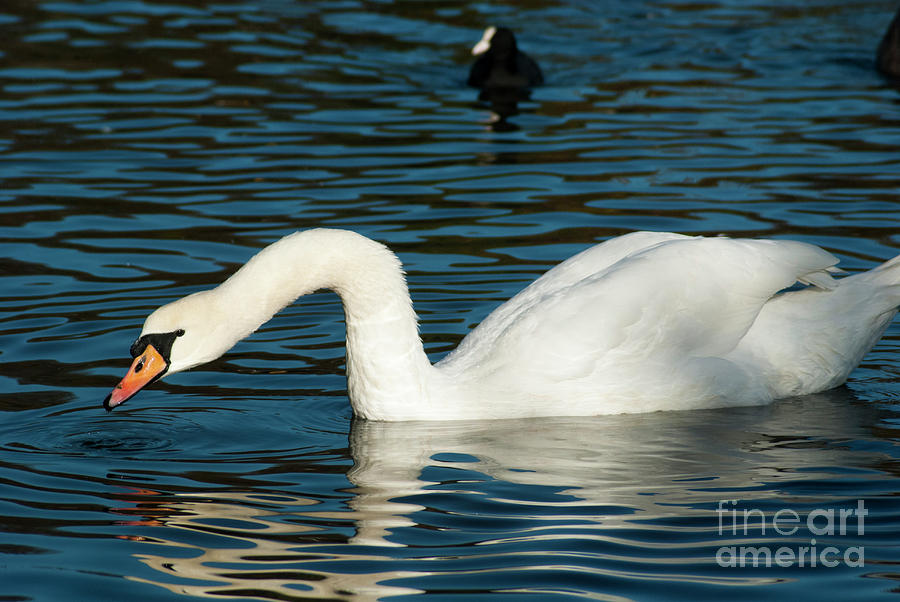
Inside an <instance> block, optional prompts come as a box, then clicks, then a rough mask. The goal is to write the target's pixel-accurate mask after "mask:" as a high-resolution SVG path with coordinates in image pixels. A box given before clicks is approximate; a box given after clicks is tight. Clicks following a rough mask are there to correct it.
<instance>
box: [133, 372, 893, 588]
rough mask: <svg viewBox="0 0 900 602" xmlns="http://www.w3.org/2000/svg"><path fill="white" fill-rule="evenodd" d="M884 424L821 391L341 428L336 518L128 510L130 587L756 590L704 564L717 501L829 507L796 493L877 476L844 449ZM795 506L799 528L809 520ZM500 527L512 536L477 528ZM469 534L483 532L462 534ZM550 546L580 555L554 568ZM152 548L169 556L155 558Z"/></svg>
mask: <svg viewBox="0 0 900 602" xmlns="http://www.w3.org/2000/svg"><path fill="white" fill-rule="evenodd" d="M882 411H883V410H878V409H877V408H875V407H873V406H872V405H869V404H866V403H863V402H861V401H859V400H857V399H855V398H854V396H853V394H852V393H851V392H850V391H849V390H847V389H836V390H833V391H829V392H826V393H821V394H818V395H811V396H807V397H803V398H795V399H789V400H784V401H781V402H777V403H775V404H773V405H770V406H760V407H747V408H731V409H727V410H698V411H692V412H659V413H654V414H629V415H618V416H601V417H595V418H550V419H523V420H505V421H481V422H451V423H433V422H419V423H417V422H410V423H383V422H368V421H361V420H360V421H355V422H353V424H352V429H351V432H350V436H349V443H350V453H351V455H352V457H353V460H354V464H353V466H352V468H350V469H349V471H348V472H347V475H346V476H347V479H348V481H349V483H350V487H349V488H348V489H338V490H337V492H335V497H340V496H342V495H347V494H349V495H350V496H351V497H349V498H348V499H347V501H346V505H345V508H346V510H335V509H334V505H331V509H329V510H319V509H317V508H318V507H319V506H320V505H321V504H320V502H319V501H318V500H316V499H313V498H311V497H303V496H302V495H297V494H296V492H294V491H285V490H279V489H277V488H275V489H273V488H272V487H271V486H260V487H259V488H255V489H253V490H249V491H248V490H243V491H234V492H224V493H223V492H221V490H219V491H218V492H213V493H209V492H206V491H203V490H199V489H198V490H197V491H194V492H192V493H189V494H185V495H179V496H177V498H176V499H175V500H174V501H173V498H172V497H171V496H169V495H166V496H165V497H166V501H161V502H158V503H154V502H153V500H152V498H153V495H149V496H148V499H147V503H141V504H139V508H135V509H132V510H131V512H137V513H144V515H145V516H146V517H147V519H146V520H145V521H142V524H144V525H148V524H150V525H158V526H160V527H162V528H161V529H159V533H158V534H157V533H154V534H153V538H152V540H151V539H150V538H148V537H145V538H143V540H144V541H147V542H149V543H152V544H154V550H153V553H149V550H148V553H146V554H141V555H139V559H140V560H141V561H142V562H143V563H144V564H146V565H147V566H149V567H152V568H153V569H156V570H157V571H159V573H160V574H161V576H160V578H159V579H158V580H157V579H150V580H148V579H147V578H146V574H147V573H146V571H142V572H141V574H140V576H135V577H132V578H134V579H138V580H140V581H143V582H149V583H155V584H157V585H159V586H161V587H164V588H166V589H168V590H170V591H173V592H179V593H184V594H189V595H194V596H208V597H222V596H231V597H241V596H249V597H259V596H260V595H262V596H263V597H266V598H274V599H296V598H306V597H316V598H323V597H341V596H343V597H346V596H348V595H354V599H361V600H369V599H372V600H374V599H379V598H382V597H385V596H390V595H400V594H406V593H416V592H421V591H424V590H423V589H422V588H424V587H427V586H428V585H427V584H428V581H427V578H428V576H429V575H434V574H448V573H451V574H452V572H453V571H455V570H456V571H458V570H460V569H459V565H458V564H454V562H456V563H458V562H459V561H460V560H459V559H460V558H463V559H464V558H465V557H466V555H476V554H477V555H478V558H477V562H479V563H483V564H480V565H479V566H480V567H486V568H480V569H479V572H483V571H489V570H490V567H492V566H499V567H503V568H504V569H505V568H509V567H511V566H515V567H516V568H520V569H522V570H526V571H530V574H534V575H540V574H541V573H540V571H541V570H548V569H549V568H551V567H548V566H547V565H546V562H547V558H548V557H549V556H552V557H554V558H556V560H555V561H554V567H552V568H553V570H556V571H560V570H562V571H565V570H566V566H571V567H573V568H572V569H571V570H573V571H579V572H580V574H584V572H588V573H591V574H595V575H598V576H600V575H605V576H606V577H607V578H608V577H609V576H610V575H613V576H618V577H620V578H621V579H626V580H631V579H641V578H648V579H660V578H672V577H673V576H675V575H680V576H679V579H681V580H688V581H690V580H696V581H698V582H703V583H706V584H709V583H725V584H736V583H738V584H744V585H750V584H758V583H769V582H772V580H773V579H775V577H773V575H771V574H767V573H766V572H764V571H763V572H760V571H746V570H745V571H740V570H738V571H736V572H731V573H723V570H722V568H721V567H719V566H717V565H716V564H715V560H714V554H715V551H714V550H715V548H716V547H718V546H722V545H729V544H727V542H728V540H729V534H728V533H725V534H724V535H720V534H717V532H716V525H717V515H716V511H715V508H716V506H717V504H718V502H719V500H721V499H741V500H742V501H743V502H746V503H748V504H754V503H756V504H763V505H764V504H765V503H766V502H767V501H768V503H769V504H777V505H778V506H780V507H783V506H785V505H788V504H790V503H791V502H789V501H787V500H788V499H793V500H794V501H795V502H797V503H798V504H801V502H798V501H797V500H800V499H801V498H802V500H803V502H805V503H807V504H808V503H810V502H813V503H817V504H820V505H824V504H827V503H837V502H834V501H833V500H832V499H831V498H829V497H826V496H827V494H822V496H821V497H819V498H816V495H817V494H815V493H810V492H813V491H815V490H816V489H815V485H814V482H815V481H817V480H822V479H827V480H832V481H833V480H834V479H842V478H851V477H852V478H853V479H860V478H865V477H861V476H860V474H861V472H862V471H860V470H854V471H850V472H851V473H853V474H852V475H849V476H848V474H847V471H846V469H845V468H844V467H871V468H872V470H871V471H866V472H868V473H869V474H870V475H872V476H871V478H873V479H875V478H878V474H881V472H882V471H883V470H884V465H883V464H881V462H882V460H883V456H882V454H879V453H877V452H876V451H872V450H871V447H869V448H866V449H858V450H854V449H852V447H853V446H852V445H848V441H852V440H853V439H854V438H861V439H867V440H870V439H872V438H873V427H880V428H883V427H884V425H883V424H879V423H880V422H881V421H880V419H879V413H880V412H882ZM281 461H283V462H285V461H284V460H281ZM276 462H277V461H276ZM276 468H277V467H276ZM267 472H269V471H267ZM284 472H290V469H289V467H285V470H284ZM855 482H856V481H853V483H855ZM853 483H849V484H848V487H853V486H854V485H853ZM863 486H864V485H863ZM792 488H796V490H798V491H800V492H801V493H792V491H795V490H792ZM827 491H835V487H834V486H832V487H830V488H828V489H827ZM841 491H843V492H844V493H845V494H846V495H853V494H852V493H850V492H849V489H848V490H845V489H841ZM865 491H868V492H869V493H870V494H871V490H868V489H867V490H865ZM863 493H864V492H863V490H861V493H860V496H862V495H863ZM435 494H440V496H439V497H437V498H436V497H435ZM798 496H800V497H798ZM454 504H458V506H454ZM481 504H483V506H480V505H481ZM448 506H449V507H448ZM797 508H798V510H799V511H800V513H801V514H803V512H804V510H803V509H804V508H807V506H802V505H801V506H798V507H797ZM436 512H437V513H438V514H435V513H436ZM435 519H437V520H435ZM508 519H514V520H515V524H514V525H513V526H501V527H496V526H490V525H494V523H493V522H491V521H492V520H499V521H504V520H508ZM454 520H459V523H458V528H457V527H454V526H453V525H454ZM474 520H484V521H485V522H484V523H479V524H483V525H486V526H489V527H486V528H479V527H475V528H473V527H472V526H471V521H474ZM435 522H437V524H436V525H435V524H434V523H435ZM422 527H424V528H425V529H427V531H424V532H423V531H418V532H416V531H410V529H418V528H422ZM467 529H472V532H471V533H467V532H466V530H467ZM560 529H561V530H562V532H560V531H559V530H560ZM173 530H175V531H173ZM153 531H155V530H152V529H151V531H150V532H151V533H152V532H153ZM447 531H452V532H453V533H447ZM423 533H424V535H423ZM211 535H214V537H210V536H211ZM222 538H224V542H226V543H225V544H224V545H219V543H220V542H222V541H223V539H222ZM410 538H411V541H412V542H415V543H407V541H410ZM423 538H430V542H429V541H428V540H427V539H426V540H425V544H424V545H423V543H422V542H423ZM560 538H561V540H562V541H570V542H572V541H580V542H582V543H580V544H565V545H578V546H590V547H588V548H585V547H579V548H578V552H577V553H572V554H567V553H562V554H561V553H560V552H559V545H560V544H559V541H558V540H560ZM210 541H213V542H216V547H209V542H210ZM554 541H555V542H556V543H551V542H554ZM201 542H203V543H201ZM544 542H547V544H546V545H545V544H544ZM842 543H843V540H842ZM160 544H161V545H162V546H171V547H173V548H177V549H178V551H177V552H173V553H171V554H160V553H159V549H160V548H159V546H160ZM492 544H502V545H500V546H499V547H494V546H493V545H492ZM204 545H205V546H207V547H204ZM518 545H521V546H523V548H522V551H521V553H520V554H517V552H516V551H514V550H515V546H518ZM847 545H854V544H852V543H849V541H848V543H847ZM437 547H440V548H441V550H443V551H442V553H441V554H440V555H439V556H436V555H435V554H434V549H435V548H437ZM402 548H407V551H405V552H399V549H402ZM448 548H452V550H453V551H452V552H448V551H447V550H448ZM511 550H512V551H511ZM535 552H538V553H535ZM448 554H449V555H450V556H452V558H455V559H456V560H455V561H450V560H448V558H449V556H448ZM516 556H518V558H515V557H516ZM500 558H503V560H499V559H500ZM493 559H498V560H496V561H495V560H493ZM442 562H447V563H448V564H447V565H446V566H442ZM679 565H680V566H679ZM410 567H412V568H413V569H415V570H410ZM698 567H699V569H698ZM704 567H706V568H705V569H704ZM398 568H399V570H397V569H398ZM620 571H621V572H620ZM463 573H465V571H463ZM463 573H460V574H463ZM537 579H538V580H539V579H540V577H537ZM463 585H464V584H463ZM473 587H474V586H473ZM254 592H255V593H254Z"/></svg>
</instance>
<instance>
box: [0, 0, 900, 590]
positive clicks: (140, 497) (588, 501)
mask: <svg viewBox="0 0 900 602" xmlns="http://www.w3.org/2000/svg"><path fill="white" fill-rule="evenodd" d="M893 5H894V3H893V2H887V1H858V2H856V1H853V2H847V1H843V2H837V1H836V0H819V1H815V2H813V1H810V2H800V3H793V4H791V5H790V6H787V5H782V4H779V3H770V4H769V5H759V4H753V5H751V4H748V3H745V2H729V1H726V0H721V1H718V2H717V1H712V2H705V3H696V2H676V1H670V2H577V1H575V0H571V1H568V2H566V1H563V2H530V3H527V7H525V6H519V4H518V3H481V2H466V1H460V2H441V3H438V2H428V3H425V2H394V3H390V2H374V1H372V2H362V1H353V0H347V1H335V2H291V1H289V0H277V1H276V0H273V1H270V2H246V3H240V2H219V3H209V4H207V3H203V2H198V1H188V0H173V1H170V2H166V3H156V2H141V1H130V0H129V1H124V0H123V1H117V0H104V1H97V2H66V1H47V2H31V1H29V0H7V1H6V2H5V3H4V4H3V6H2V8H0V29H2V32H3V33H2V43H0V89H2V94H0V179H2V187H0V211H2V214H0V258H2V259H0V410H2V420H0V492H2V494H0V521H2V528H0V574H2V578H0V599H2V600H16V601H19V600H40V601H56V600H113V599H126V598H127V599H136V600H148V601H153V600H167V601H168V600H184V599H199V598H210V597H212V598H230V599H241V600H307V599H357V600H373V599H416V598H417V597H418V598H421V597H424V596H428V597H429V599H434V600H457V599H462V598H467V599H478V600H481V599H490V600H497V601H500V600H564V599H578V598H585V599H601V600H626V599H640V600H648V599H691V600H697V599H712V600H720V599H725V598H728V599H745V600H758V599H763V598H764V599H768V600H796V599H804V598H815V599H840V600H846V599H876V598H880V597H886V596H887V595H889V594H890V593H892V592H896V591H897V589H898V587H900V583H898V581H900V572H898V571H897V569H896V566H897V563H898V562H900V547H898V545H900V536H898V535H897V532H898V527H900V506H898V504H897V502H896V499H897V498H896V491H897V490H898V486H900V483H898V476H897V475H898V473H900V463H898V458H900V451H898V449H897V442H898V437H900V411H898V402H900V384H898V383H900V323H898V322H895V323H894V324H893V325H892V326H891V327H890V329H889V330H888V332H887V333H886V336H885V338H884V339H883V340H882V342H881V343H880V344H879V345H878V346H877V347H876V348H875V349H874V350H873V352H872V353H871V354H870V355H869V356H868V357H867V358H866V359H865V361H864V362H863V364H862V366H861V367H860V368H859V369H857V370H856V371H854V373H853V374H852V375H851V377H850V380H849V383H848V384H847V386H846V387H843V388H840V389H837V390H834V391H830V392H826V393H822V394H819V395H814V396H810V397H805V398H801V399H789V400H783V401H780V402H777V403H775V404H773V405H771V406H768V407H761V408H743V409H738V410H727V411H697V412H681V413H660V414H649V415H636V416H610V417H599V418H595V419H581V418H579V419H575V420H573V419H565V418H560V419H555V420H539V421H501V422H492V423H491V422H489V423H462V424H450V425H447V424H374V423H365V422H357V421H354V420H353V419H352V416H351V413H350V408H349V404H348V401H347V396H346V391H345V382H344V378H343V357H344V349H343V336H344V331H343V324H342V321H341V320H342V313H341V309H340V307H339V305H338V304H337V300H336V297H334V296H333V295H331V294H327V293H318V294H315V295H313V296H311V297H309V298H306V299H304V301H303V302H302V303H299V304H297V305H295V306H293V307H291V308H289V309H288V310H287V311H285V312H284V313H282V314H281V315H279V316H278V317H277V318H276V319H275V320H273V321H272V322H270V323H269V324H267V325H266V326H265V327H264V328H262V329H261V330H260V332H258V333H257V334H255V335H254V336H253V337H251V338H250V339H248V340H247V341H245V342H242V343H241V344H239V345H238V346H237V347H236V348H235V349H234V350H233V351H232V352H230V353H229V354H227V355H226V356H225V357H224V358H222V359H220V360H218V361H215V362H213V363H211V364H209V365H207V366H204V367H202V368H199V369H196V370H194V371H192V372H188V373H184V374H180V375H177V376H173V377H172V378H171V379H168V380H166V381H165V382H160V383H157V384H156V385H154V386H153V387H152V388H151V389H150V390H147V391H145V392H143V393H142V394H141V395H140V396H139V397H138V398H136V399H135V400H133V401H131V402H129V404H127V405H126V406H124V407H122V408H120V409H119V410H116V412H114V413H112V414H109V415H107V414H106V413H105V412H104V411H103V410H102V408H101V407H100V404H101V401H102V399H103V397H104V396H105V395H106V393H107V392H108V391H109V389H110V388H111V387H112V386H113V385H114V384H115V382H117V381H118V379H119V378H120V377H121V375H122V374H123V373H124V370H125V368H126V367H127V365H128V363H129V358H128V347H129V345H130V343H131V342H132V340H133V339H134V338H135V336H136V335H137V333H138V331H139V328H140V324H141V322H142V321H143V318H144V316H145V315H146V314H147V313H149V311H151V310H152V309H153V308H155V307H156V306H158V305H160V304H162V303H164V302H167V301H170V300H173V299H176V298H178V297H181V296H183V295H185V294H187V293H189V292H192V291H195V290H199V289H201V288H204V287H208V286H210V285H213V284H215V283H217V282H219V281H221V280H222V279H223V278H225V277H226V276H227V275H228V274H229V273H231V272H232V271H233V270H234V269H235V268H236V267H237V266H239V265H240V264H242V263H243V262H244V261H245V260H246V259H247V258H248V257H249V256H250V255H251V254H252V253H253V252H254V251H255V250H256V249H258V248H260V247H262V246H264V245H265V244H267V243H269V242H271V241H273V240H275V239H277V238H278V237H280V236H282V235H284V234H287V233H289V232H292V231H294V230H297V229H303V228H308V227H314V226H329V227H342V228H352V229H354V230H357V231H359V232H362V233H363V234H366V235H368V236H371V237H373V238H376V239H378V240H381V241H383V242H385V243H387V244H388V245H389V246H391V248H393V249H394V250H395V251H397V252H398V254H399V255H400V257H401V258H402V260H403V261H404V263H405V264H406V266H407V269H408V273H409V280H410V285H411V291H412V295H413V298H414V301H415V303H416V307H417V310H418V312H419V315H420V317H421V319H422V333H423V338H424V341H425V344H426V347H427V350H428V352H429V353H430V354H431V355H432V357H433V358H435V359H437V358H439V357H440V356H441V355H443V354H444V353H445V352H446V351H447V350H449V349H452V348H453V347H454V346H455V345H456V343H457V342H458V341H459V340H460V339H461V338H462V337H463V336H464V335H465V333H466V332H467V331H468V330H469V329H470V328H471V327H472V326H473V325H475V324H477V323H478V322H479V321H480V320H481V319H482V318H483V317H484V316H485V315H486V314H487V313H489V312H490V310H491V309H493V308H494V307H496V306H497V305H498V304H499V303H500V302H501V301H502V300H504V299H506V298H508V297H509V296H510V295H512V294H513V293H515V292H516V291H517V290H519V289H520V288H521V287H522V286H523V285H524V284H525V283H527V282H529V281H530V280H532V279H533V278H535V277H536V276H537V275H538V274H540V273H541V272H542V271H543V270H545V269H546V268H547V267H548V266H551V265H553V264H554V263H556V262H558V261H559V260H561V259H563V258H565V257H566V256H568V255H570V254H572V253H574V252H576V251H578V250H580V249H582V248H584V247H585V246H587V245H588V244H590V243H592V242H595V241H599V240H604V239H606V238H608V237H611V236H614V235H618V234H622V233H625V232H627V231H631V230H634V229H657V230H674V231H680V232H685V233H700V234H710V235H714V234H718V233H722V232H724V233H729V234H732V235H740V236H775V237H791V238H795V239H800V240H809V241H814V242H817V243H819V244H821V245H823V246H824V247H826V248H827V249H829V250H830V251H832V252H834V253H835V254H837V255H838V256H839V257H841V259H842V265H843V266H844V267H845V268H846V269H847V270H849V271H851V272H853V271H858V270H861V269H866V268H869V267H871V266H873V265H875V264H876V263H877V262H879V261H882V260H884V259H886V258H888V257H892V256H894V255H896V254H897V253H898V252H900V234H898V232H900V230H898V225H900V217H898V216H900V211H898V210H900V201H898V195H897V192H898V188H900V155H898V153H897V148H898V143H900V92H898V90H897V89H896V88H894V87H892V86H891V85H890V84H889V82H886V81H885V80H884V79H882V78H881V77H880V76H879V75H878V74H877V73H875V72H874V70H873V50H874V48H875V46H876V45H877V41H878V39H879V38H880V36H881V33H882V31H883V30H884V28H885V27H886V25H887V23H888V21H889V20H890V17H891V15H892V12H893V10H894V9H895V8H896V7H895V6H893ZM489 23H503V24H506V25H508V26H510V27H512V28H513V29H514V30H516V31H518V32H520V44H521V46H522V47H523V48H524V49H526V50H527V51H529V52H530V53H531V54H532V55H533V56H535V57H536V58H538V60H539V61H540V62H541V64H542V66H543V68H544V71H545V74H546V75H547V85H546V86H544V87H543V88H540V89H539V90H536V91H535V93H534V95H533V98H532V100H531V101H530V102H525V103H522V104H521V105H520V106H519V114H518V115H516V116H514V117H512V118H510V120H509V123H508V124H505V126H504V127H499V126H498V125H497V124H492V123H491V115H490V111H489V109H488V108H487V107H485V106H482V105H479V104H478V103H476V102H475V98H476V96H477V94H476V92H475V91H473V90H471V89H467V88H465V86H464V85H463V82H464V80H465V77H466V70H467V65H468V63H469V61H470V57H469V56H468V54H467V50H468V48H469V47H470V46H471V44H473V43H474V42H475V41H477V40H478V38H479V37H480V33H481V29H482V28H483V27H484V26H485V25H487V24H489ZM731 500H735V502H733V503H732V501H731ZM859 503H862V504H863V505H864V508H865V512H867V514H864V515H860V514H853V512H854V511H855V510H856V509H857V508H858V504H859ZM842 510H843V511H844V512H845V515H844V516H845V518H847V520H846V521H845V523H846V524H845V525H844V526H845V527H846V529H845V531H844V533H841V532H840V528H839V527H840V525H839V522H838V518H837V517H840V516H841V511H842ZM732 511H734V513H732ZM744 511H748V512H749V514H748V516H749V517H750V519H749V524H748V529H747V532H746V533H744V530H743V518H742V517H743V514H742V513H743V512H744ZM829 511H832V512H833V515H832V516H833V518H834V520H833V522H831V523H829V520H828V519H829V515H828V512H829ZM779 512H781V514H778V513H779ZM791 513H795V514H793V515H792V514H791ZM794 516H795V517H796V518H797V521H796V522H794V523H791V522H783V521H782V522H781V523H777V524H776V517H778V518H780V519H784V520H789V519H791V518H792V517H794ZM810 517H812V522H811V523H809V522H807V521H808V519H809V518H810ZM776 526H780V527H781V528H782V531H784V532H785V533H789V534H782V533H779V532H778V531H776V530H775V527H776ZM829 526H830V527H832V528H831V529H830V533H829V532H823V531H828V527H829ZM860 526H862V527H863V529H860ZM790 527H796V528H795V529H794V531H793V532H790ZM820 532H823V533H822V534H820ZM812 540H815V543H813V541H812ZM731 546H734V547H740V546H753V547H756V548H766V549H768V550H771V551H772V552H773V553H774V552H776V551H777V550H778V549H779V548H782V547H783V548H785V549H786V550H787V552H785V554H787V553H790V554H794V555H795V556H794V557H793V559H791V558H788V557H787V556H782V557H781V558H782V560H785V562H784V566H779V565H778V564H777V563H774V562H771V563H769V564H770V565H771V566H758V567H755V568H753V567H749V566H744V567H741V566H727V565H728V559H729V556H728V549H729V547H731ZM829 546H831V547H832V549H833V551H831V550H827V551H826V552H824V556H822V551H823V550H825V549H826V548H828V547H829ZM813 547H815V548H816V553H815V554H814V555H816V557H817V559H821V558H822V557H824V558H825V561H826V562H827V563H829V564H836V566H823V564H822V563H821V561H820V562H819V563H818V564H817V565H816V566H815V567H813V566H810V564H809V555H810V552H809V551H807V552H805V554H806V556H805V557H804V558H803V560H802V561H801V559H800V558H799V557H798V555H799V554H800V550H801V548H813ZM860 555H863V556H864V558H860ZM717 556H718V560H717ZM857 560H863V562H861V563H859V562H856V561H857ZM722 565H725V566H722Z"/></svg>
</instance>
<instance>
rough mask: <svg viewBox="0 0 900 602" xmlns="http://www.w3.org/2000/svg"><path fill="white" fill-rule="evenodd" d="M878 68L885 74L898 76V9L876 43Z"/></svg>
mask: <svg viewBox="0 0 900 602" xmlns="http://www.w3.org/2000/svg"><path fill="white" fill-rule="evenodd" d="M877 64H878V69H879V71H881V72H882V73H884V74H885V75H889V76H891V77H896V78H900V10H898V11H897V14H896V15H894V20H893V21H891V24H890V25H889V26H888V28H887V31H886V32H885V34H884V37H883V38H881V44H879V45H878V58H877Z"/></svg>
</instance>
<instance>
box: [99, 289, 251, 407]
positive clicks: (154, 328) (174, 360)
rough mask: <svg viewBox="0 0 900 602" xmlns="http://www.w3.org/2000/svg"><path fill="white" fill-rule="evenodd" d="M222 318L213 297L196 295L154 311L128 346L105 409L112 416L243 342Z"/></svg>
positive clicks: (202, 294) (231, 325)
mask: <svg viewBox="0 0 900 602" xmlns="http://www.w3.org/2000/svg"><path fill="white" fill-rule="evenodd" d="M223 318H224V316H222V315H221V311H220V310H219V309H218V307H217V303H216V298H215V296H214V291H201V292H198V293H194V294H193V295H189V296H187V297H185V298H183V299H179V300H178V301H174V302H172V303H169V304H167V305H163V306H162V307H160V308H159V309H157V310H156V311H154V312H153V313H152V314H150V315H149V316H148V317H147V319H146V321H145V322H144V327H143V329H142V330H141V334H140V336H139V337H138V339H137V340H136V341H135V342H134V343H133V344H132V345H131V357H132V358H133V360H132V363H131V367H130V368H129V369H128V372H127V373H126V374H125V377H124V378H122V380H121V381H120V382H119V384H118V385H116V387H115V388H114V389H113V390H112V392H111V393H110V394H109V395H107V396H106V399H105V400H104V401H103V407H105V408H106V409H107V410H112V409H113V408H115V407H116V406H119V405H122V404H123V403H125V402H126V401H128V400H129V399H131V398H132V397H134V396H135V395H136V394H137V393H138V392H139V391H140V390H142V389H144V388H145V387H147V386H148V385H150V384H151V383H154V382H156V381H157V380H159V379H161V378H162V377H163V376H166V375H168V374H174V373H176V372H182V371H184V370H188V369H189V368H193V367H194V366H198V365H200V364H204V363H206V362H210V361H212V360H214V359H216V358H217V357H219V356H221V355H222V354H224V353H225V352H226V351H228V350H229V349H230V348H231V347H232V346H233V345H234V343H236V342H237V341H238V340H240V339H241V338H243V336H242V335H241V333H237V334H235V331H234V327H235V325H234V324H233V323H231V322H229V320H227V319H223ZM245 334H249V333H245ZM245 334H244V336H245Z"/></svg>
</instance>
